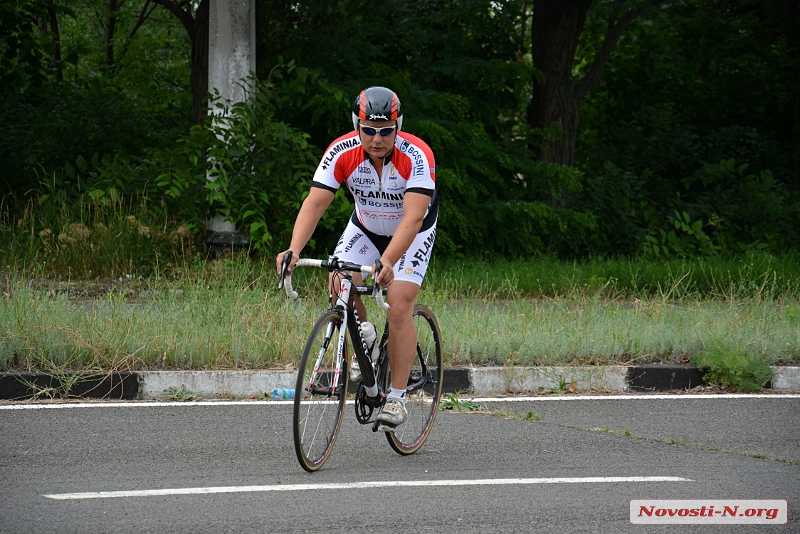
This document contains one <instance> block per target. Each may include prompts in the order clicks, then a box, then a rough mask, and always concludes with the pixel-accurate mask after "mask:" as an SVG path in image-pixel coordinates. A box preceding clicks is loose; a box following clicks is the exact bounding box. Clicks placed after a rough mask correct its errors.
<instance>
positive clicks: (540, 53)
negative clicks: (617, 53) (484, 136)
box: [527, 0, 650, 166]
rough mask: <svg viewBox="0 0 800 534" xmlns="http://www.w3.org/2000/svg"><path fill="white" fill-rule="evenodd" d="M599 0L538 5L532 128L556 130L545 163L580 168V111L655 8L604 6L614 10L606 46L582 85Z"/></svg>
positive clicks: (540, 1) (623, 0) (547, 0)
mask: <svg viewBox="0 0 800 534" xmlns="http://www.w3.org/2000/svg"><path fill="white" fill-rule="evenodd" d="M594 3H595V2H594V0H534V2H533V20H532V23H531V55H532V59H533V65H534V67H535V68H536V69H537V70H538V72H536V73H535V74H534V78H533V89H532V91H531V101H530V104H529V106H528V111H527V119H528V124H530V125H531V126H532V127H534V128H541V129H550V130H551V131H552V130H555V132H554V135H552V136H550V137H549V138H548V139H546V140H545V141H544V142H543V143H542V144H541V146H540V147H539V148H538V157H539V159H541V160H544V161H549V162H553V163H558V164H561V165H568V166H574V165H575V142H576V139H577V132H578V122H579V116H578V106H579V105H580V102H581V100H582V99H583V98H584V97H585V96H586V94H587V93H588V92H589V91H590V90H591V89H592V88H593V87H595V86H596V85H597V84H598V83H599V82H600V80H601V78H602V76H603V69H604V68H605V66H606V62H607V61H608V58H609V57H610V56H611V53H612V52H613V50H614V48H615V47H616V45H617V42H618V41H619V39H620V37H621V36H622V33H623V32H624V31H625V29H626V28H627V27H628V25H630V23H631V22H633V20H634V19H635V18H636V17H637V16H639V14H640V13H641V12H642V11H643V10H644V9H645V8H646V7H647V5H648V4H649V3H650V1H648V2H637V3H635V4H634V5H630V4H631V2H630V1H628V0H613V1H611V2H600V3H599V4H600V5H599V7H600V8H602V9H608V10H609V14H608V17H607V28H606V31H605V37H604V39H603V41H602V45H601V46H600V48H599V50H597V52H596V53H595V56H594V59H593V61H591V63H590V67H589V68H588V69H587V70H586V72H585V74H584V75H583V77H582V78H580V79H575V76H574V75H573V72H574V67H575V62H576V52H577V50H578V44H579V41H580V38H581V32H582V31H583V28H584V24H585V22H586V16H587V13H588V12H589V9H590V8H591V7H592V4H594Z"/></svg>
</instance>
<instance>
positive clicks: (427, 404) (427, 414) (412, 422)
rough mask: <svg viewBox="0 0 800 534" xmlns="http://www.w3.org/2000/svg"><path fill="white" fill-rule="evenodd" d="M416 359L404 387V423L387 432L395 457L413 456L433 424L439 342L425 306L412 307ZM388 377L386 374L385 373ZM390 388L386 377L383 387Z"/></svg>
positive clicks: (433, 319) (439, 389)
mask: <svg viewBox="0 0 800 534" xmlns="http://www.w3.org/2000/svg"><path fill="white" fill-rule="evenodd" d="M413 317H414V325H415V326H416V329H417V355H416V358H415V359H414V363H413V365H412V368H411V375H410V376H409V378H408V385H407V386H406V411H407V412H408V419H406V422H405V423H403V424H402V425H400V426H398V427H397V429H396V430H395V431H394V432H387V433H386V439H388V440H389V445H391V446H392V448H393V449H394V450H395V451H396V452H397V453H399V454H403V455H407V454H414V453H415V452H417V451H418V450H419V448H420V447H422V444H423V443H425V440H426V439H428V434H429V433H430V431H431V428H433V422H434V421H435V420H436V412H437V411H438V410H439V401H440V400H441V398H442V378H443V373H444V368H443V366H442V340H441V334H440V332H439V323H438V322H437V321H436V317H434V315H433V312H432V311H431V310H430V308H428V307H427V306H424V305H422V304H416V305H415V306H414V313H413ZM387 374H390V373H387ZM388 384H391V376H389V377H388V380H387V386H388Z"/></svg>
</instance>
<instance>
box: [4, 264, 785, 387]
mask: <svg viewBox="0 0 800 534" xmlns="http://www.w3.org/2000/svg"><path fill="white" fill-rule="evenodd" d="M622 261H623V260H618V262H619V263H622ZM541 262H542V264H543V265H545V266H548V268H551V267H553V266H558V265H561V267H562V271H563V270H565V269H567V268H569V266H572V265H573V264H571V263H561V264H558V263H556V262H555V260H551V259H546V260H541ZM629 263H630V264H631V265H633V264H634V262H629ZM635 263H636V265H638V266H639V268H640V269H644V268H645V264H643V263H640V262H635ZM708 263H709V265H710V264H711V262H708ZM481 265H482V267H481V269H479V270H480V271H481V272H483V273H484V274H483V275H482V276H483V278H480V279H477V278H476V279H474V280H472V282H471V284H472V286H471V287H474V289H472V290H470V289H469V287H470V286H469V283H470V282H469V279H468V278H466V277H467V276H475V277H477V271H476V272H474V273H473V274H472V275H468V274H467V273H465V271H464V268H463V265H461V264H458V263H446V262H437V263H435V264H434V265H432V266H431V271H430V273H431V276H430V278H429V279H428V280H426V285H425V287H424V288H423V290H422V291H421V294H420V298H419V300H420V301H421V302H425V303H426V304H428V305H430V306H431V308H432V309H433V310H434V313H436V315H437V318H438V320H439V324H440V326H441V329H442V335H443V343H444V352H445V363H446V364H447V365H448V366H458V365H469V364H473V365H524V366H537V365H547V366H550V365H594V364H631V363H655V362H678V361H686V360H688V359H690V358H692V357H693V356H695V355H700V354H705V353H708V352H709V351H713V350H716V349H718V348H719V347H727V348H729V349H731V350H734V351H735V353H736V354H738V355H742V356H743V357H745V358H747V359H750V360H752V359H755V360H756V361H758V362H761V363H762V364H764V365H773V364H776V363H794V364H797V363H798V362H800V328H798V326H800V302H799V300H800V299H798V296H797V294H796V293H795V292H794V289H793V288H795V287H796V286H797V284H796V283H794V282H793V283H789V282H788V281H787V282H786V283H785V284H784V285H783V286H781V287H780V288H779V287H777V286H769V287H766V286H765V285H764V283H763V281H762V283H761V285H759V284H758V283H756V281H752V280H751V281H744V282H743V285H744V287H739V286H736V285H734V286H733V287H732V289H731V291H730V292H729V293H728V296H726V297H725V298H722V297H721V296H717V297H714V296H712V295H710V294H707V293H706V294H703V293H700V292H697V291H688V290H686V289H682V287H681V286H680V284H683V283H686V282H685V280H687V279H688V278H689V277H688V275H686V276H683V277H679V278H678V279H679V280H684V282H680V284H679V283H678V282H675V285H673V287H671V288H669V289H667V290H665V291H664V293H663V294H655V295H651V296H647V295H644V294H639V296H638V297H635V296H633V295H634V294H636V292H634V291H632V290H631V291H620V290H619V289H617V290H616V291H615V293H614V294H612V293H609V292H605V293H604V291H606V290H603V291H599V290H598V291H595V292H590V291H588V290H586V289H585V288H584V286H583V285H576V286H570V285H568V282H567V280H568V279H564V281H563V283H562V285H561V286H558V288H557V289H554V290H553V291H552V292H551V294H549V295H543V294H537V293H534V294H531V293H528V292H523V291H520V290H519V289H514V290H513V291H511V290H510V289H509V288H511V287H512V286H513V285H514V284H512V283H511V282H509V283H507V284H503V283H501V282H496V281H497V280H500V279H506V280H512V279H513V280H518V279H520V278H521V277H522V276H523V275H524V276H528V274H527V268H528V267H530V268H535V267H534V266H535V265H537V263H536V262H534V261H530V262H524V263H523V262H518V263H510V264H505V263H499V262H498V263H496V264H486V263H483V264H481ZM654 268H657V269H661V268H662V267H661V266H660V265H656V266H654ZM708 268H709V269H710V267H708ZM539 269H541V267H539ZM743 269H745V268H744V267H743ZM749 269H750V270H751V271H755V268H754V267H753V268H749ZM776 277H777V275H776ZM776 277H773V278H776ZM484 279H486V280H494V281H495V282H496V283H494V282H493V284H489V283H488V282H486V283H484V281H482V280H484ZM765 279H766V278H765ZM770 279H772V278H770ZM776 279H777V278H776ZM787 280H788V279H787ZM294 282H295V288H296V289H297V290H298V291H299V293H300V295H301V297H300V299H299V300H297V301H290V300H288V299H287V298H286V296H285V295H284V294H283V293H282V292H279V291H278V290H277V289H276V283H277V282H276V276H275V274H274V265H273V263H272V260H270V259H267V260H264V261H259V260H252V259H249V258H247V257H237V258H228V259H222V260H214V261H195V262H193V263H192V265H190V266H187V267H185V268H184V269H183V270H182V271H180V272H177V273H173V274H171V275H167V274H162V275H158V274H155V275H152V276H148V277H139V276H136V275H134V276H131V277H130V278H128V277H124V276H122V277H118V278H113V279H107V278H106V279H91V280H81V279H70V278H66V277H61V278H58V279H54V278H48V277H44V276H36V275H35V274H32V273H26V272H13V271H7V272H6V273H5V274H0V291H1V293H0V370H2V371H11V370H42V371H47V372H53V370H54V369H55V370H58V369H73V370H79V369H80V370H123V369H210V368H214V369H264V368H286V367H289V368H291V367H292V366H293V365H294V364H296V362H297V360H298V358H299V355H300V352H301V350H302V347H303V344H304V342H305V337H306V335H307V332H308V330H309V328H310V327H311V325H312V324H313V322H314V320H315V319H316V317H317V316H318V315H319V313H320V312H321V311H322V310H323V309H325V308H326V307H327V306H328V303H327V299H326V295H327V288H326V282H325V273H324V272H321V271H320V270H310V269H306V270H302V269H298V271H297V273H296V275H295V280H294ZM456 286H458V289H455V287H456ZM665 287H666V286H665ZM493 288H494V289H493ZM509 291H511V293H514V294H515V295H512V294H511V293H509ZM731 295H732V296H731ZM368 304H369V305H368V308H369V313H370V318H371V319H372V320H373V321H374V322H376V323H377V324H381V323H382V322H383V321H382V319H381V317H382V315H380V312H378V311H377V309H376V307H375V306H374V304H373V303H371V302H368ZM376 318H377V320H376ZM565 386H566V384H565Z"/></svg>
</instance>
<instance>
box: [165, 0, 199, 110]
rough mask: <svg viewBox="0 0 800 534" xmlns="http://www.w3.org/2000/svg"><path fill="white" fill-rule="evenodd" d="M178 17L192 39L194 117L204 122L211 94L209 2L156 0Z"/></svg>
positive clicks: (191, 66) (191, 80)
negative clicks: (209, 88)
mask: <svg viewBox="0 0 800 534" xmlns="http://www.w3.org/2000/svg"><path fill="white" fill-rule="evenodd" d="M153 2H155V3H156V4H159V5H161V6H163V7H164V8H166V9H167V10H168V11H169V12H170V13H172V14H173V15H174V16H176V17H177V18H178V20H179V21H180V22H181V24H182V25H183V27H184V29H185V30H186V34H187V35H188V36H189V40H190V41H191V42H192V53H191V58H190V60H189V62H190V68H191V77H190V86H191V89H192V120H193V121H194V123H195V124H203V121H204V120H205V117H206V107H205V98H206V94H208V10H209V6H208V2H209V0H200V2H192V1H190V0H180V1H175V0H153Z"/></svg>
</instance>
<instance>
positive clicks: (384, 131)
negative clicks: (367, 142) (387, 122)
mask: <svg viewBox="0 0 800 534" xmlns="http://www.w3.org/2000/svg"><path fill="white" fill-rule="evenodd" d="M360 126H361V131H362V132H364V133H365V134H367V135H368V136H370V137H372V136H373V135H375V134H376V133H379V132H380V134H381V137H386V136H387V135H392V132H393V131H394V129H395V128H397V125H396V124H395V125H393V126H384V127H383V128H373V127H372V126H364V125H363V124H361V125H360Z"/></svg>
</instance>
